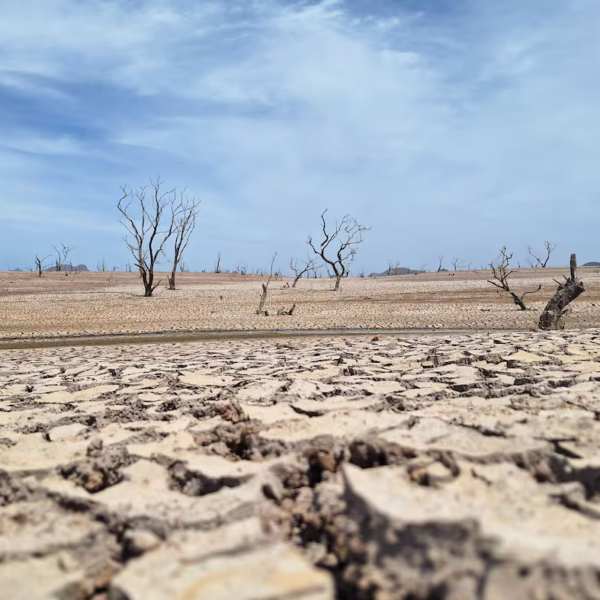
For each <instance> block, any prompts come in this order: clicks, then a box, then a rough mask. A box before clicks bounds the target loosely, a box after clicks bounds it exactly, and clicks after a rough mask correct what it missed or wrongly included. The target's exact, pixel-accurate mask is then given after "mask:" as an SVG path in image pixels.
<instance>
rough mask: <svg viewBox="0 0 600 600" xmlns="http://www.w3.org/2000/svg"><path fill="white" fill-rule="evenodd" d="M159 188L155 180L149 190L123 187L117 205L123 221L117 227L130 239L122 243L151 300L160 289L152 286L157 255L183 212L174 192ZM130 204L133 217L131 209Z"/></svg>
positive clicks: (161, 251) (159, 182)
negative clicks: (134, 209)
mask: <svg viewBox="0 0 600 600" xmlns="http://www.w3.org/2000/svg"><path fill="white" fill-rule="evenodd" d="M163 184H164V182H163V181H161V180H160V177H159V178H157V179H156V181H152V180H150V185H149V186H142V187H139V188H138V189H137V190H133V189H132V188H131V187H129V186H127V185H125V186H123V187H122V188H121V191H122V193H123V195H122V197H121V199H120V200H119V202H118V204H117V209H118V210H119V212H120V213H121V215H122V217H123V218H122V219H119V223H121V225H123V227H125V230H126V231H127V233H128V234H129V235H130V236H131V237H132V238H133V240H132V241H129V238H128V237H127V235H126V236H125V237H124V238H123V239H124V241H125V244H126V245H127V248H129V251H130V252H131V254H132V256H133V260H134V264H135V266H136V268H137V269H138V271H139V273H140V276H141V277H142V281H143V283H144V296H146V297H150V296H152V294H153V292H154V290H155V289H156V288H157V287H158V286H159V285H160V281H158V283H154V270H155V267H156V265H157V263H158V259H159V257H160V255H161V254H164V250H163V249H164V245H165V244H166V242H167V240H168V239H169V238H170V237H171V236H172V235H173V233H175V231H176V228H177V222H178V218H179V217H180V215H181V214H182V213H183V211H184V207H183V206H182V205H181V202H178V201H177V190H176V189H172V190H169V191H166V192H165V191H163V188H162V186H163ZM134 202H135V206H136V208H137V210H136V212H137V215H136V214H134V213H133V209H132V204H133V203H134Z"/></svg>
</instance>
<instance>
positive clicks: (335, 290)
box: [333, 275, 342, 292]
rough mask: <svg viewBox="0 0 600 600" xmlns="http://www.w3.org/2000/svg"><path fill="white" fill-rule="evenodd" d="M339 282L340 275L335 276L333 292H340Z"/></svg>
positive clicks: (340, 279)
mask: <svg viewBox="0 0 600 600" xmlns="http://www.w3.org/2000/svg"><path fill="white" fill-rule="evenodd" d="M340 281H342V276H341V275H336V276H335V287H334V288H333V291H334V292H339V291H340Z"/></svg>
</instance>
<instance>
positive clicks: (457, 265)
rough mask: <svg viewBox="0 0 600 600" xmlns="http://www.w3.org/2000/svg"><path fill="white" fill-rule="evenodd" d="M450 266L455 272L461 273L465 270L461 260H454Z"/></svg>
mask: <svg viewBox="0 0 600 600" xmlns="http://www.w3.org/2000/svg"><path fill="white" fill-rule="evenodd" d="M450 264H451V265H452V268H453V269H454V270H455V271H460V270H461V269H462V268H463V263H462V261H461V260H460V259H459V258H453V259H452V262H451V263H450Z"/></svg>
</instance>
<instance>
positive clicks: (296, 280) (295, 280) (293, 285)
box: [292, 275, 302, 288]
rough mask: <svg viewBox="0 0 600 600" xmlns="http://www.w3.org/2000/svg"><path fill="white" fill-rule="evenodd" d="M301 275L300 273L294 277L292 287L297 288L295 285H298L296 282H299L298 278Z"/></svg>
mask: <svg viewBox="0 0 600 600" xmlns="http://www.w3.org/2000/svg"><path fill="white" fill-rule="evenodd" d="M300 277H302V275H298V276H297V277H296V279H294V283H292V287H293V288H295V287H296V284H297V283H298V280H299V279H300Z"/></svg>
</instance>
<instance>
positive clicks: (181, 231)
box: [168, 188, 200, 290]
mask: <svg viewBox="0 0 600 600" xmlns="http://www.w3.org/2000/svg"><path fill="white" fill-rule="evenodd" d="M179 206H180V207H181V211H180V213H179V215H177V217H176V218H175V246H174V248H173V268H172V269H171V276H170V277H168V280H169V289H170V290H174V289H175V274H176V273H177V267H178V266H179V263H180V262H181V259H182V257H183V253H184V252H185V249H186V248H187V245H188V242H189V241H190V236H191V235H192V233H193V232H194V229H195V228H196V217H197V216H198V213H199V212H200V209H199V208H198V207H199V206H200V200H197V199H196V198H187V197H186V196H185V188H184V189H183V190H182V191H181V192H180V194H179Z"/></svg>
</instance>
